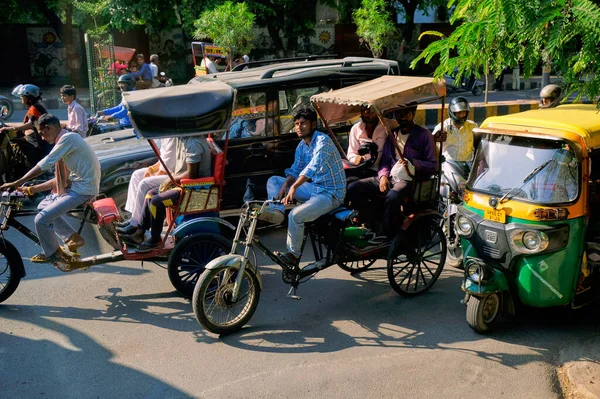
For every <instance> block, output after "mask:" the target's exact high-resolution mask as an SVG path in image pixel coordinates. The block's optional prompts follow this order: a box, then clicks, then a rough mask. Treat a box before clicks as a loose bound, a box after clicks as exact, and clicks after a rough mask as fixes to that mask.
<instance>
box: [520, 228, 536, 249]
mask: <svg viewBox="0 0 600 399" xmlns="http://www.w3.org/2000/svg"><path fill="white" fill-rule="evenodd" d="M523 245H524V246H525V248H527V249H529V250H531V251H535V250H536V249H538V248H539V247H540V236H539V235H537V234H536V233H534V232H533V231H528V232H527V233H525V234H523Z"/></svg>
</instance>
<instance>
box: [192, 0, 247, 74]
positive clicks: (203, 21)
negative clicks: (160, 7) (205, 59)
mask: <svg viewBox="0 0 600 399" xmlns="http://www.w3.org/2000/svg"><path fill="white" fill-rule="evenodd" d="M254 20H255V16H254V14H252V13H251V12H250V11H249V10H248V6H247V5H246V3H233V2H231V1H226V2H225V3H223V4H222V5H219V6H217V7H215V8H214V9H212V10H208V11H205V12H203V13H202V15H201V16H200V18H199V19H198V20H196V22H195V23H194V26H195V27H196V31H195V32H194V37H195V38H197V39H207V38H209V39H212V41H213V42H214V44H216V45H217V46H221V47H223V49H224V52H225V53H226V54H227V55H229V62H230V64H231V60H232V59H233V54H232V53H231V52H232V49H234V51H235V52H236V53H237V54H240V55H241V54H246V53H249V52H250V50H252V47H253V41H254V30H253V28H254ZM230 67H231V65H230Z"/></svg>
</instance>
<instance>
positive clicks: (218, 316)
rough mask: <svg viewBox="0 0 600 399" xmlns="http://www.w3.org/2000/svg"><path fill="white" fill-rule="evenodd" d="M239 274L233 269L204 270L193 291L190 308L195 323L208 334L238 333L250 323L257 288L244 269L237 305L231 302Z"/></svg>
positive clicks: (251, 271)
mask: <svg viewBox="0 0 600 399" xmlns="http://www.w3.org/2000/svg"><path fill="white" fill-rule="evenodd" d="M239 272H240V271H239V270H238V269H235V268H224V269H216V270H206V271H205V272H204V273H202V275H201V276H200V280H198V283H197V284H196V287H195V288H194V296H193V298H192V305H193V309H194V314H195V315H196V320H198V322H199V323H200V324H202V326H204V328H206V329H207V330H208V331H210V332H212V333H215V334H231V333H233V332H236V331H238V330H239V329H241V328H242V327H243V326H244V325H245V324H246V323H247V322H248V321H249V320H250V318H251V317H252V315H253V314H254V311H255V310H256V307H257V306H258V300H259V299H260V286H259V284H258V278H257V277H256V274H255V273H254V271H253V270H251V269H250V268H245V269H244V275H243V276H242V282H241V287H240V293H239V297H238V299H237V301H233V300H232V294H233V286H234V284H235V280H236V278H237V276H238V273H239Z"/></svg>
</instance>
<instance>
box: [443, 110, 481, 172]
mask: <svg viewBox="0 0 600 399" xmlns="http://www.w3.org/2000/svg"><path fill="white" fill-rule="evenodd" d="M453 122H454V121H453V120H452V118H448V119H446V120H445V121H444V131H445V132H446V133H448V138H447V139H446V141H445V142H444V144H443V146H442V149H443V155H444V157H445V158H446V160H447V161H457V162H467V161H470V160H471V158H472V156H473V129H474V128H476V127H477V124H476V123H475V122H473V121H469V120H468V121H466V122H465V123H464V124H463V125H462V126H461V127H460V128H459V129H458V128H456V126H455V125H454V123H453ZM440 130H441V124H439V123H438V125H437V126H436V127H435V129H433V134H436V133H437V132H439V131H440ZM438 148H439V143H438Z"/></svg>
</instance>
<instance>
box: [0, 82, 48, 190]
mask: <svg viewBox="0 0 600 399" xmlns="http://www.w3.org/2000/svg"><path fill="white" fill-rule="evenodd" d="M12 95H13V96H16V97H20V98H21V102H22V103H23V104H24V105H26V106H27V113H26V114H25V117H24V118H23V123H22V124H13V125H11V126H6V127H3V128H1V129H0V142H2V141H4V140H3V139H4V137H5V135H6V134H8V137H9V138H10V140H9V145H6V146H4V145H3V146H2V147H3V150H4V151H3V154H2V155H3V156H4V158H5V159H4V160H3V161H4V162H6V164H3V165H2V166H4V168H3V169H4V170H3V171H2V172H6V173H7V175H8V176H6V178H7V180H14V179H18V178H19V177H21V176H23V174H24V173H25V172H27V171H28V170H29V169H30V168H32V167H33V166H34V165H36V164H37V163H38V162H39V161H40V160H41V159H42V158H43V157H44V156H46V155H47V154H48V153H49V152H50V150H51V149H52V146H51V145H49V144H48V143H45V142H44V141H43V140H42V137H41V136H40V134H39V133H38V131H37V129H36V127H35V126H34V123H35V122H36V121H37V120H38V119H39V118H40V116H42V115H43V114H45V113H46V112H47V111H46V108H44V107H43V106H42V105H41V104H40V103H39V102H40V100H41V98H42V97H41V95H42V93H41V92H40V88H39V87H37V86H35V85H32V84H20V85H18V86H17V87H15V88H14V90H13V91H12ZM22 155H24V159H23V158H22V157H21V156H22Z"/></svg>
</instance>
